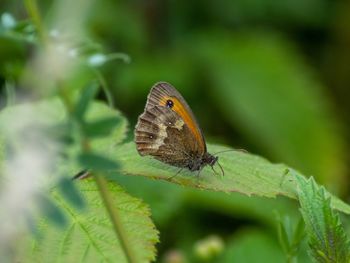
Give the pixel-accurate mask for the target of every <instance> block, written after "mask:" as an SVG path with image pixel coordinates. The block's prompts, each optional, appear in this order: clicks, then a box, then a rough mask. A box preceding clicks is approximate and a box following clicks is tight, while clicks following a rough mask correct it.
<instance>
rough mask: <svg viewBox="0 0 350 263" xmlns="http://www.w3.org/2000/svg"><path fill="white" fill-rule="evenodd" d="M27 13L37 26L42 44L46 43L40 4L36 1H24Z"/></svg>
mask: <svg viewBox="0 0 350 263" xmlns="http://www.w3.org/2000/svg"><path fill="white" fill-rule="evenodd" d="M24 3H25V6H26V9H27V12H28V14H29V16H30V17H31V18H32V20H33V23H34V25H35V26H36V29H37V32H38V36H39V38H40V43H41V44H45V43H46V36H47V35H46V32H45V29H44V26H43V23H42V20H41V16H40V12H39V8H38V3H37V1H36V0H24Z"/></svg>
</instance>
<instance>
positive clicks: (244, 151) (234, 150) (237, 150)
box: [213, 149, 248, 155]
mask: <svg viewBox="0 0 350 263" xmlns="http://www.w3.org/2000/svg"><path fill="white" fill-rule="evenodd" d="M226 152H243V153H248V151H247V150H245V149H231V150H225V151H221V152H216V153H214V154H213V155H217V154H219V153H226Z"/></svg>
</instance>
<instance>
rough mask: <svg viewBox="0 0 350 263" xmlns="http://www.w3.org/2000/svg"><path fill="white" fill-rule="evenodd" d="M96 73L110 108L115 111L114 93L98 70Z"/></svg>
mask: <svg viewBox="0 0 350 263" xmlns="http://www.w3.org/2000/svg"><path fill="white" fill-rule="evenodd" d="M94 73H95V75H96V76H97V79H98V81H99V82H100V84H101V87H102V89H103V92H104V93H105V96H106V99H107V103H108V106H109V107H111V108H112V109H114V99H113V95H112V93H111V92H110V90H109V88H108V84H107V82H106V80H105V79H104V77H103V76H102V74H101V73H100V72H99V71H98V70H94Z"/></svg>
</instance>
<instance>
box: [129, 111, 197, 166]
mask: <svg viewBox="0 0 350 263" xmlns="http://www.w3.org/2000/svg"><path fill="white" fill-rule="evenodd" d="M135 142H136V145H137V150H138V152H139V153H140V154H141V155H151V156H153V157H155V158H156V159H158V160H160V161H163V162H165V163H168V164H171V165H175V166H179V167H183V166H186V162H188V160H190V159H191V157H198V156H201V155H202V154H203V152H202V151H201V149H200V147H199V145H198V144H196V143H195V138H194V136H193V134H192V133H191V132H190V129H189V127H188V126H187V124H186V123H185V122H184V121H183V120H182V119H181V117H180V116H179V115H178V114H177V113H176V112H175V111H173V110H171V109H169V108H167V107H164V106H154V107H152V108H148V109H146V111H145V112H144V113H143V114H142V115H141V116H140V117H139V120H138V123H137V125H136V129H135Z"/></svg>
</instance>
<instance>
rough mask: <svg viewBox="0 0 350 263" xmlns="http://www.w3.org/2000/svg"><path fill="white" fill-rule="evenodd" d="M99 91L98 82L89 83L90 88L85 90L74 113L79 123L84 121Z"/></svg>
mask: <svg viewBox="0 0 350 263" xmlns="http://www.w3.org/2000/svg"><path fill="white" fill-rule="evenodd" d="M97 91H98V83H97V82H92V83H89V84H88V86H87V87H86V88H85V89H84V90H83V92H82V95H81V97H80V98H79V100H78V103H77V105H76V106H75V109H74V113H73V114H74V116H75V118H76V119H77V120H78V121H82V120H83V119H84V115H85V112H86V111H87V109H88V106H89V103H90V102H91V101H92V100H93V98H94V97H95V96H96V93H97Z"/></svg>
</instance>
